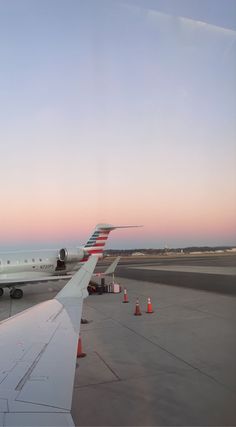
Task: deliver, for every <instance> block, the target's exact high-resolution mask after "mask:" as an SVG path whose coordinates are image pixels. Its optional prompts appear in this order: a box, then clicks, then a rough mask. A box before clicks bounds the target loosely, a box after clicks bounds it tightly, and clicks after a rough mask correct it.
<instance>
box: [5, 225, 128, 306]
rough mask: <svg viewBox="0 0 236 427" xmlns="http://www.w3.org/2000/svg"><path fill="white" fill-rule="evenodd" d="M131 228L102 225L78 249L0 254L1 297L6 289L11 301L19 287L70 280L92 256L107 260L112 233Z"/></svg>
mask: <svg viewBox="0 0 236 427" xmlns="http://www.w3.org/2000/svg"><path fill="white" fill-rule="evenodd" d="M130 227H134V226H128V225H127V226H114V225H111V224H98V225H97V226H96V228H95V231H94V232H93V234H92V236H91V237H90V238H89V240H88V241H87V243H86V244H85V245H84V246H81V247H77V248H69V249H67V248H62V249H59V250H39V251H31V252H8V253H0V297H1V296H2V295H3V288H6V287H8V288H11V290H10V296H11V298H17V299H18V298H22V296H23V291H22V289H19V288H16V286H24V285H27V284H30V283H38V282H47V281H52V280H58V279H68V278H70V277H71V276H72V275H73V274H74V272H75V271H77V270H78V268H80V267H81V265H83V263H84V262H86V261H87V260H88V258H89V257H90V256H91V255H92V254H96V255H98V256H99V257H102V256H103V251H104V247H105V244H106V241H107V239H108V235H109V233H110V231H112V230H115V229H116V228H130Z"/></svg>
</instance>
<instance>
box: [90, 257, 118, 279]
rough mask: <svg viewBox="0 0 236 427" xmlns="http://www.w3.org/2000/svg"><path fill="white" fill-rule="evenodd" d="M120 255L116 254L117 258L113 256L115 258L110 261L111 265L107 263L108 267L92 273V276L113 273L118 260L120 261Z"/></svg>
mask: <svg viewBox="0 0 236 427" xmlns="http://www.w3.org/2000/svg"><path fill="white" fill-rule="evenodd" d="M120 259H121V257H120V256H118V257H117V258H115V260H114V261H113V262H112V264H111V265H109V267H108V268H107V269H106V270H105V271H104V272H101V273H94V274H93V276H99V277H101V276H108V275H109V274H114V273H115V269H116V267H117V264H118V262H119V261H120Z"/></svg>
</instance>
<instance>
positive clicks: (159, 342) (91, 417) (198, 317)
mask: <svg viewBox="0 0 236 427" xmlns="http://www.w3.org/2000/svg"><path fill="white" fill-rule="evenodd" d="M204 259H205V258H204ZM169 261H170V260H169ZM213 261H214V262H213ZM234 261H235V258H231V261H230V262H228V261H226V262H223V265H222V263H221V262H220V261H219V262H217V260H216V259H215V258H214V259H213V258H212V262H209V259H207V262H205V264H204V261H201V262H200V267H201V266H202V267H203V270H204V267H206V266H208V267H212V273H213V274H211V272H206V271H205V272H201V273H198V272H195V271H190V272H188V274H189V275H190V276H189V277H190V286H189V287H186V286H182V284H181V280H180V281H179V282H178V283H179V285H178V286H177V284H175V285H172V284H171V282H172V274H181V275H182V274H183V272H182V271H179V272H178V270H179V268H177V271H175V270H173V264H175V265H176V266H177V267H178V266H180V265H185V266H186V268H188V267H189V265H190V264H189V263H188V262H187V261H185V262H183V263H182V264H181V262H180V260H179V261H178V262H176V263H175V261H174V262H169V265H170V266H172V267H171V268H170V271H168V270H167V271H165V273H166V274H167V275H168V274H169V278H170V283H166V284H163V283H158V282H157V280H158V275H159V273H160V271H159V270H158V269H156V267H158V264H157V263H160V260H159V259H158V260H157V259H156V260H154V261H153V260H152V261H150V260H149V262H148V261H147V260H145V261H144V260H142V261H141V260H140V261H139V262H137V263H136V262H134V261H133V260H132V262H131V261H129V262H128V261H127V262H126V263H123V265H121V267H120V268H119V270H118V273H119V271H120V270H122V276H124V275H125V270H126V276H129V278H127V277H117V278H116V281H117V282H118V283H120V284H121V285H122V286H123V287H126V288H127V291H128V297H129V303H128V304H124V303H123V302H122V300H123V294H103V295H97V294H95V295H91V296H89V297H88V298H87V299H86V300H85V301H84V310H83V317H85V318H86V319H87V320H89V321H90V323H88V324H85V325H81V337H82V345H83V351H84V352H86V353H87V357H85V358H83V359H78V366H77V369H76V375H75V384H74V394H73V405H72V416H73V419H74V422H75V424H76V425H78V426H221V425H222V426H234V425H236V336H235V335H236V334H235V325H236V298H235V296H234V294H232V293H228V292H227V291H226V292H225V293H224V292H218V290H216V291H215V290H214V286H213V283H211V286H210V291H209V290H202V289H201V286H200V285H201V283H200V285H199V282H201V278H202V276H204V280H205V281H207V278H210V277H212V276H215V275H216V276H217V277H218V278H219V277H220V278H221V283H222V286H223V285H224V282H225V280H226V281H227V278H228V277H230V278H233V279H234V286H235V287H236V283H235V275H234V274H227V270H225V274H221V273H219V274H218V273H216V270H214V266H217V265H218V266H219V267H222V268H227V267H229V268H230V269H232V268H233V265H234ZM142 263H143V264H142ZM163 263H164V264H165V266H164V267H166V266H167V265H168V261H163V262H162V261H161V265H162V266H163ZM209 263H210V265H209ZM121 264H122V263H121ZM137 264H138V267H141V269H134V268H131V267H133V266H134V265H137ZM225 264H227V265H225ZM159 265H160V264H159ZM194 265H195V266H196V263H195V264H194V262H192V266H194ZM198 265H199V264H198ZM144 266H146V267H148V269H147V268H142V267H144ZM153 267H155V268H153ZM140 273H141V274H140ZM162 273H163V271H161V274H162ZM184 273H185V272H184ZM137 274H140V276H138V279H137ZM132 275H133V276H132ZM144 275H145V279H146V280H144V279H143V277H144ZM155 275H156V279H155V281H154V277H155ZM131 277H132V278H131ZM150 277H151V280H150ZM180 277H182V276H180ZM191 278H192V281H191ZM107 282H109V280H107ZM196 283H198V284H197V285H196V286H195V288H194V286H193V284H196ZM63 284H64V282H61V283H57V284H56V283H53V284H52V285H51V284H46V285H45V284H44V285H34V286H26V287H24V293H25V295H24V297H23V299H22V300H11V299H10V298H9V296H8V295H7V292H6V295H4V296H3V298H1V301H0V319H4V318H6V317H8V316H9V315H13V314H15V313H17V312H19V311H22V310H23V309H25V308H28V307H29V306H31V305H33V304H35V303H38V302H41V301H43V300H45V299H50V298H52V297H54V295H55V294H56V293H57V291H58V290H59V289H60V288H61V287H62V286H63ZM231 286H233V284H232V283H231ZM137 297H139V301H140V306H141V310H142V316H134V314H133V313H134V309H135V302H136V298H137ZM148 297H151V301H152V306H153V310H154V313H153V314H146V308H147V298H148Z"/></svg>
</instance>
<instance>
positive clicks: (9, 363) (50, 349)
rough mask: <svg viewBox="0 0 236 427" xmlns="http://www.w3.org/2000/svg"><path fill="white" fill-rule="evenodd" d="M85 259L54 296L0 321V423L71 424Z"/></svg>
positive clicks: (87, 271)
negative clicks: (81, 265) (82, 264)
mask: <svg viewBox="0 0 236 427" xmlns="http://www.w3.org/2000/svg"><path fill="white" fill-rule="evenodd" d="M96 263H97V257H95V256H92V257H90V259H89V261H87V263H86V264H84V266H83V267H82V268H81V269H80V270H79V271H78V272H77V273H76V274H75V275H74V276H73V277H72V279H71V280H70V281H69V282H68V283H67V284H66V286H65V287H64V288H63V289H62V290H61V291H60V292H59V293H58V294H57V296H56V298H54V299H53V300H50V301H46V302H44V303H41V304H38V305H36V306H34V307H32V308H30V309H28V310H25V311H24V312H22V313H20V314H17V315H16V316H13V317H11V318H9V319H7V320H5V321H3V322H1V323H0V426H24V427H26V426H32V427H33V426H73V425H74V423H73V420H72V417H71V414H70V410H71V402H72V393H73V383H74V374H75V366H76V350H77V342H78V335H79V330H80V320H81V315H82V305H83V299H84V298H85V297H86V296H87V295H88V293H87V285H88V283H89V280H90V278H91V275H92V273H93V271H94V268H95V266H96Z"/></svg>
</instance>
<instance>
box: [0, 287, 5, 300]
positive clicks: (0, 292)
mask: <svg viewBox="0 0 236 427" xmlns="http://www.w3.org/2000/svg"><path fill="white" fill-rule="evenodd" d="M3 292H4V291H3V289H2V288H0V298H1V297H2V296H3Z"/></svg>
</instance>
